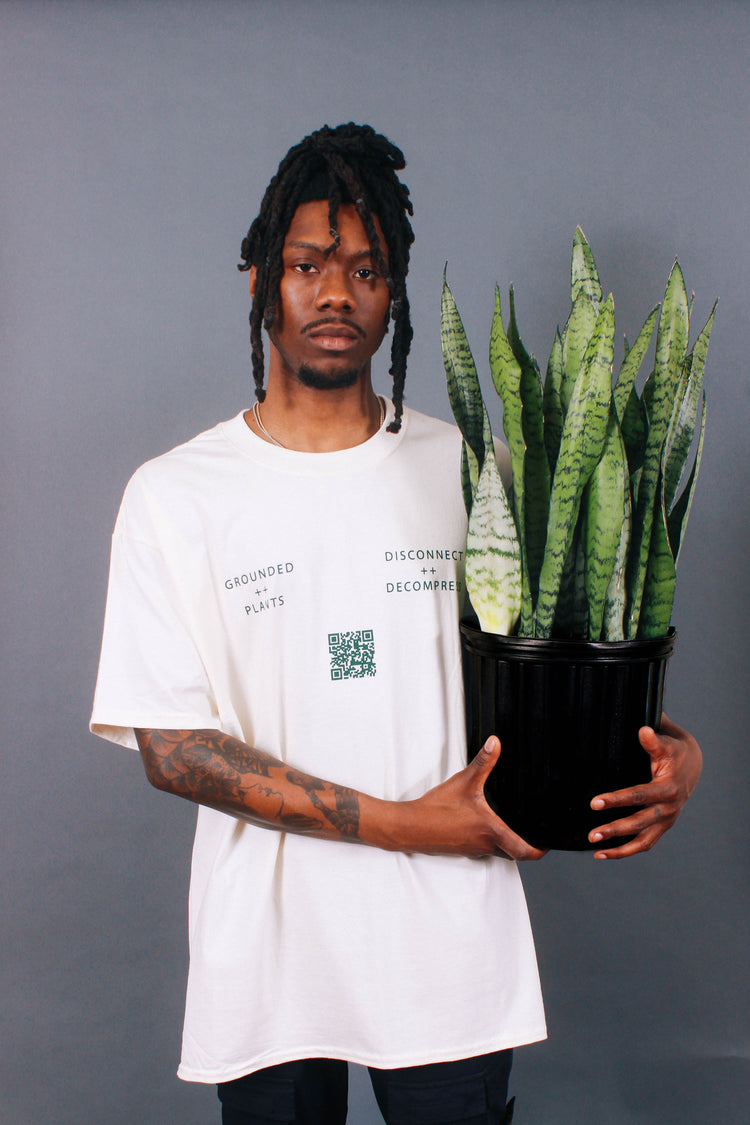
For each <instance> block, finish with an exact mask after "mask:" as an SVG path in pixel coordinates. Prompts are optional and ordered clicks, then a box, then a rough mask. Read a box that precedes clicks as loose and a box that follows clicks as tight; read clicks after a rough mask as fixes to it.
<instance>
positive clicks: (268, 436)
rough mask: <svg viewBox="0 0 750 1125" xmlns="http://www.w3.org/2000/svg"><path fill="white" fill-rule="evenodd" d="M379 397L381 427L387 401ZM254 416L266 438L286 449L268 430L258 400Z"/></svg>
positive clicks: (379, 424)
mask: <svg viewBox="0 0 750 1125" xmlns="http://www.w3.org/2000/svg"><path fill="white" fill-rule="evenodd" d="M377 399H378V406H379V407H380V421H379V422H378V429H380V427H381V426H382V425H383V422H384V421H385V403H384V402H383V400H382V398H381V397H380V395H378V396H377ZM253 417H254V418H255V421H256V422H257V423H258V429H259V430H260V432H261V433H262V434H263V436H264V437H265V438H268V440H269V441H270V442H271V444H272V445H277V446H278V447H279V449H286V446H285V445H282V444H281V442H280V441H277V440H276V438H275V437H274V436H273V434H269V432H268V430H267V429H266V427H265V426H264V425H263V422H262V420H261V417H260V403H259V402H258V401H257V400H256V401H255V402H254V403H253Z"/></svg>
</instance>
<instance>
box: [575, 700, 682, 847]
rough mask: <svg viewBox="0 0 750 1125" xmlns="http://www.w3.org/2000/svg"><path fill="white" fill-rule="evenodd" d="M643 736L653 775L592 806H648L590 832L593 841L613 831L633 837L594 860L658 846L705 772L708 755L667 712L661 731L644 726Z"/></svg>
mask: <svg viewBox="0 0 750 1125" xmlns="http://www.w3.org/2000/svg"><path fill="white" fill-rule="evenodd" d="M638 737H639V739H640V743H641V746H642V747H643V749H644V750H645V751H646V753H647V754H648V755H649V757H650V758H651V778H652V780H651V781H649V782H648V783H646V784H645V785H635V786H633V788H631V789H618V790H617V791H616V792H615V793H602V794H600V796H598V797H594V799H593V800H592V802H591V807H592V809H617V808H622V807H624V806H632V805H636V806H638V805H640V806H643V808H642V809H640V810H639V811H638V812H636V813H633V814H632V815H630V816H626V817H624V818H623V819H622V820H615V821H612V822H611V823H610V824H604V825H602V826H601V828H595V829H594V830H593V831H592V832H590V833H589V840H590V841H591V842H592V843H598V842H599V841H600V840H601V841H602V842H605V841H606V840H608V839H611V838H612V837H614V836H633V839H632V840H630V841H629V842H628V843H627V844H621V845H620V847H618V848H610V849H608V850H602V851H597V852H595V853H594V858H595V859H624V858H625V857H626V856H630V855H636V853H637V852H646V851H649V849H650V848H653V846H654V844H655V843H656V841H657V840H659V839H660V838H661V837H662V836H663V835H664V833H665V832H666V831H667V829H669V828H671V827H672V825H673V824H674V822H675V821H676V820H677V817H678V816H679V815H680V813H681V811H682V807H683V805H684V804H685V802H686V801H687V799H688V797H689V796H690V794H691V793H692V792H693V789H695V786H696V784H697V782H698V778H699V777H700V775H701V767H702V763H703V756H702V754H701V750H700V746H699V745H698V743H697V742H696V741H695V739H694V738H693V736H692V735H691V734H688V732H687V731H686V730H683V729H682V727H678V726H677V724H676V723H673V722H671V721H670V720H669V719H668V718H667V717H666V715H664V716H662V721H661V728H660V730H659V731H658V732H657V731H654V730H652V728H651V727H641V729H640V731H639V732H638Z"/></svg>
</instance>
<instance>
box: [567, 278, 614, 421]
mask: <svg viewBox="0 0 750 1125" xmlns="http://www.w3.org/2000/svg"><path fill="white" fill-rule="evenodd" d="M597 315H598V306H597V305H596V304H595V303H594V302H593V301H592V300H591V298H590V297H589V295H588V293H586V291H585V290H583V289H582V290H581V291H580V292H579V293H578V296H577V297H576V299H575V301H574V302H573V308H572V309H571V310H570V316H569V317H568V320H567V323H566V325H565V328H564V329H563V333H562V366H563V376H562V383H561V384H560V405H561V406H562V410H563V414H567V411H568V404H569V403H570V398H571V395H572V393H573V387H574V386H575V382H576V379H577V378H578V375H579V372H580V370H581V365H582V363H583V359H584V356H585V355H586V349H587V348H588V345H589V340H590V339H591V334H592V332H593V331H594V325H595V324H596V318H597ZM610 378H611V376H610Z"/></svg>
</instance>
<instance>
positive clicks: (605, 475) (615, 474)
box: [585, 405, 627, 641]
mask: <svg viewBox="0 0 750 1125" xmlns="http://www.w3.org/2000/svg"><path fill="white" fill-rule="evenodd" d="M626 473H627V470H626V466H625V456H624V447H623V444H622V438H621V436H620V429H619V426H618V424H617V414H616V411H615V409H614V405H612V407H611V408H610V413H609V421H608V424H607V436H606V438H605V441H604V448H603V450H602V455H601V457H600V459H599V462H598V464H597V466H596V468H595V469H594V472H593V473H592V475H591V480H590V481H589V483H588V485H587V488H586V493H585V508H586V543H585V547H586V549H585V557H586V565H585V575H586V601H587V603H588V611H589V619H588V638H589V640H592V641H597V640H599V638H600V636H601V634H602V627H603V622H604V605H605V601H606V598H607V591H608V589H609V585H610V581H611V579H612V575H613V573H614V571H615V566H616V560H617V555H618V548H619V546H620V531H621V527H622V515H623V494H624V490H625V486H626V483H627V475H626Z"/></svg>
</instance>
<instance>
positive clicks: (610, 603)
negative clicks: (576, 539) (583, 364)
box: [590, 437, 633, 641]
mask: <svg viewBox="0 0 750 1125" xmlns="http://www.w3.org/2000/svg"><path fill="white" fill-rule="evenodd" d="M621 441H622V437H621ZM620 450H621V454H622V458H623V467H624V468H626V459H625V445H624V443H623V444H621V446H620ZM621 520H622V525H621V528H620V542H619V543H618V545H617V554H616V556H615V565H614V567H613V569H612V577H611V578H610V581H609V586H608V587H607V596H606V598H605V600H604V616H603V620H602V636H601V639H602V640H603V641H624V640H625V606H626V601H627V598H626V594H627V591H626V587H625V565H626V563H627V561H628V549H629V547H630V533H631V528H632V525H633V510H632V504H631V499H630V482H629V480H628V478H627V473H625V474H624V479H623V490H622V515H621ZM590 639H591V640H594V639H595V638H593V637H591V638H590Z"/></svg>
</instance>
